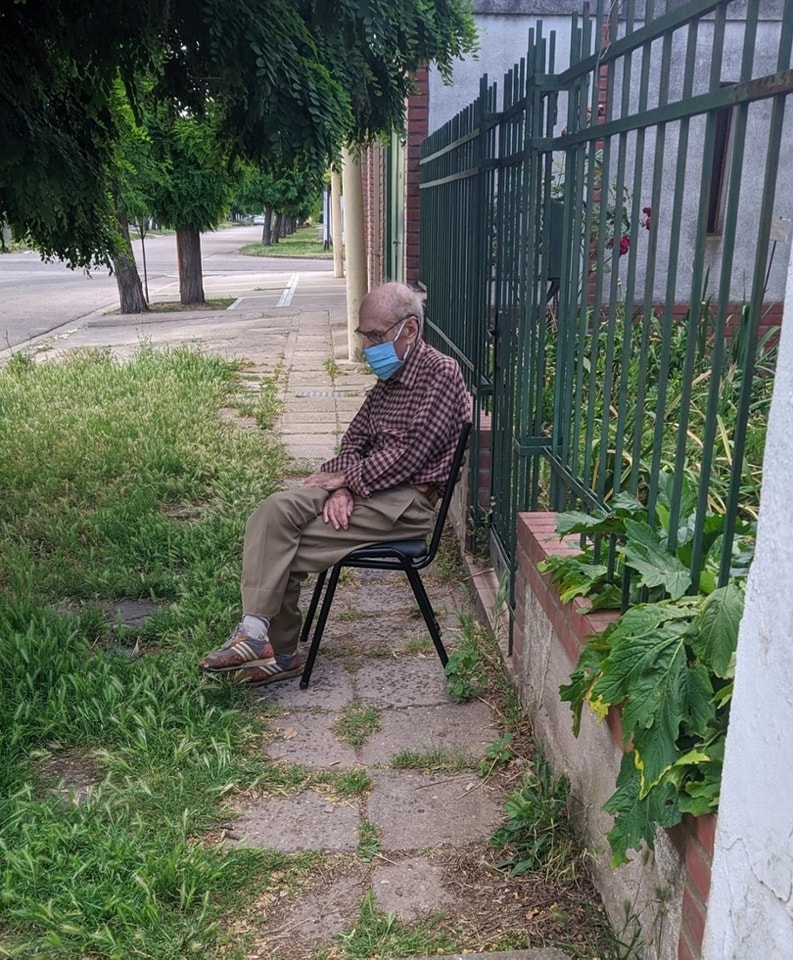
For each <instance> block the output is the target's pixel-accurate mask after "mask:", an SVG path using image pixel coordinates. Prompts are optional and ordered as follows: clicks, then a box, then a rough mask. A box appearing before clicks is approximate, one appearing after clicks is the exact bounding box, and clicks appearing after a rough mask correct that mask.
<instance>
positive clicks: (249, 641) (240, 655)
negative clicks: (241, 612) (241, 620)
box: [199, 624, 274, 673]
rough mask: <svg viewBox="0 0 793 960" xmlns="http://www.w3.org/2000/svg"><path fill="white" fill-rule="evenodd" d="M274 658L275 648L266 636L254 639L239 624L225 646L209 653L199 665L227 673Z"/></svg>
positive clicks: (210, 670)
mask: <svg viewBox="0 0 793 960" xmlns="http://www.w3.org/2000/svg"><path fill="white" fill-rule="evenodd" d="M273 658H274V653H273V648H272V646H271V645H270V641H269V640H268V639H267V637H266V636H265V637H262V638H261V639H259V640H254V639H253V637H249V636H248V634H247V633H245V631H244V630H243V629H242V627H241V626H240V625H239V624H238V625H237V626H236V627H235V629H234V632H233V633H232V635H231V636H230V637H229V638H228V640H227V641H226V642H225V643H224V644H223V646H222V647H219V648H218V649H217V650H213V651H212V653H208V654H207V655H206V656H205V657H204V658H203V659H202V660H201V662H200V664H199V666H200V667H201V669H202V670H207V671H209V672H210V673H225V672H226V671H227V670H236V669H237V668H238V667H241V666H255V665H256V664H259V663H269V662H270V661H271V660H272V659H273Z"/></svg>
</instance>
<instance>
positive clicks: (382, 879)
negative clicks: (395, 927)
mask: <svg viewBox="0 0 793 960" xmlns="http://www.w3.org/2000/svg"><path fill="white" fill-rule="evenodd" d="M442 881H443V868H442V867H440V866H438V865H437V864H434V863H431V862H430V861H429V860H427V859H426V858H425V857H411V858H410V859H408V860H400V861H399V862H398V863H388V864H385V865H383V866H379V867H376V868H375V870H374V871H373V873H372V891H373V893H374V898H375V905H376V907H377V909H378V910H382V911H383V913H390V914H394V915H395V916H396V917H397V918H398V919H399V920H401V921H402V923H412V922H414V921H416V920H425V919H427V918H428V917H431V916H432V915H433V914H436V913H440V912H441V911H442V910H444V909H445V908H446V907H449V906H451V905H452V904H453V903H454V897H453V896H452V894H451V893H450V892H449V891H448V890H446V889H445V888H444V886H443V882H442Z"/></svg>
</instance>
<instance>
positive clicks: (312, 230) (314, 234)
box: [240, 226, 333, 260]
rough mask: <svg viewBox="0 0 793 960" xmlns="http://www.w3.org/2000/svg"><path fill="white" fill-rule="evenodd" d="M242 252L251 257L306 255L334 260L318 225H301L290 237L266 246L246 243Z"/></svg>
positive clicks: (318, 258)
mask: <svg viewBox="0 0 793 960" xmlns="http://www.w3.org/2000/svg"><path fill="white" fill-rule="evenodd" d="M240 253H245V254H247V255H248V256H251V257H305V258H306V259H312V260H314V259H316V260H332V259H333V251H332V250H326V249H325V248H324V246H323V243H322V235H321V233H320V231H319V228H318V227H316V226H309V227H301V228H300V229H299V230H296V231H295V232H294V233H293V234H292V235H291V236H290V237H281V239H280V240H279V241H278V243H271V244H270V245H269V246H265V245H264V244H263V243H246V244H245V246H244V247H241V248H240Z"/></svg>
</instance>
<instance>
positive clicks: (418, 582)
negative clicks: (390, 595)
mask: <svg viewBox="0 0 793 960" xmlns="http://www.w3.org/2000/svg"><path fill="white" fill-rule="evenodd" d="M404 570H405V573H406V574H407V577H408V580H409V581H410V586H411V587H412V588H413V595H414V596H415V598H416V602H417V603H418V605H419V609H420V610H421V613H422V615H423V616H424V622H425V623H426V624H427V629H428V630H429V632H430V636H431V637H432V642H433V643H434V644H435V650H436V651H437V653H438V656H439V657H440V661H441V664H442V665H443V666H444V667H445V666H446V664H447V663H448V662H449V655H448V654H447V653H446V648H445V647H444V645H443V641H442V640H441V630H440V627H439V626H438V620H437V618H436V617H435V611H434V610H433V609H432V604H431V603H430V598H429V597H428V596H427V591H426V590H425V589H424V583H423V582H422V579H421V577H420V576H419V573H418V570H414V568H413V567H411V566H405V568H404Z"/></svg>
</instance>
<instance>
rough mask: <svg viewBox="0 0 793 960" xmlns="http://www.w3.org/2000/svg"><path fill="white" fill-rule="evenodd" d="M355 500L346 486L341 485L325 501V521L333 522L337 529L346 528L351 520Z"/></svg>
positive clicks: (323, 516)
mask: <svg viewBox="0 0 793 960" xmlns="http://www.w3.org/2000/svg"><path fill="white" fill-rule="evenodd" d="M354 506H355V501H354V500H353V497H352V494H351V493H350V491H349V490H348V489H347V488H346V487H340V488H339V489H338V490H334V491H333V493H332V494H331V495H330V496H329V497H328V499H327V500H326V501H325V505H324V506H323V508H322V519H323V520H324V521H325V523H332V524H333V528H334V529H335V530H339V529H343V530H346V529H347V526H348V524H349V522H350V516H351V515H352V511H353V507H354Z"/></svg>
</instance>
